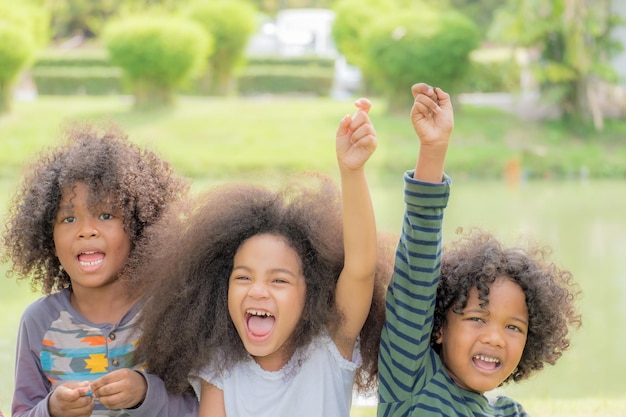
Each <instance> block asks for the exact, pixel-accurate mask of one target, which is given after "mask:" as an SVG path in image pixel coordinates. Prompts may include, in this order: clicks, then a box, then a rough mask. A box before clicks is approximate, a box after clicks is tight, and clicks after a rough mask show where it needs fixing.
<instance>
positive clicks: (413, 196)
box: [378, 172, 450, 404]
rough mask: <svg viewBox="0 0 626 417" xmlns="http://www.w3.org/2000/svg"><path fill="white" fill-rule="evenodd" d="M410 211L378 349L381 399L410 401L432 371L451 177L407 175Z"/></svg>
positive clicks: (406, 209) (405, 192)
mask: <svg viewBox="0 0 626 417" xmlns="http://www.w3.org/2000/svg"><path fill="white" fill-rule="evenodd" d="M404 182H405V189H404V202H405V212H404V219H403V224H402V232H401V236H400V240H399V242H398V246H397V249H396V255H395V261H394V272H393V276H392V279H391V282H390V284H389V287H388V289H387V296H386V308H385V310H386V320H385V326H384V328H383V332H382V336H381V345H380V352H379V387H378V389H379V402H380V403H381V404H384V403H393V402H398V401H404V400H407V399H408V398H409V397H410V395H411V393H412V392H413V389H414V388H415V386H416V385H419V381H420V380H422V381H423V380H425V378H426V376H427V374H428V373H429V372H432V370H429V369H426V368H427V366H428V363H429V362H430V363H432V362H433V361H432V358H430V357H429V355H432V354H434V353H433V352H432V350H431V349H429V347H430V334H431V331H432V328H433V321H432V320H433V311H434V307H435V296H436V292H437V284H438V282H439V276H440V267H441V250H442V225H443V212H444V209H445V207H446V205H447V202H448V196H449V192H450V179H449V178H448V177H447V176H445V175H444V178H443V182H442V183H439V184H431V183H424V182H420V181H417V180H414V179H413V176H412V172H407V173H406V174H405V176H404Z"/></svg>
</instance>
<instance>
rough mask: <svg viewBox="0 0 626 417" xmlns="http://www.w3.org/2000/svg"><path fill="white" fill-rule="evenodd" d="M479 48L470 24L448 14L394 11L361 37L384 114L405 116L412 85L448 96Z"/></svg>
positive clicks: (423, 9)
mask: <svg viewBox="0 0 626 417" xmlns="http://www.w3.org/2000/svg"><path fill="white" fill-rule="evenodd" d="M479 43H480V34H479V32H478V29H477V28H476V26H475V25H474V23H473V22H472V21H470V20H469V19H468V18H466V17H465V16H464V15H462V14H460V13H458V12H456V11H455V10H453V9H443V10H442V9H438V8H434V7H427V6H423V7H421V8H419V9H412V10H399V11H397V12H394V13H391V14H388V15H387V16H385V17H384V18H382V19H378V21H377V22H376V23H375V24H374V25H373V26H372V29H371V31H369V32H368V34H367V35H366V37H365V45H366V47H365V56H366V59H367V60H368V65H367V68H368V69H369V70H370V71H371V74H372V75H373V76H375V77H376V78H377V79H379V80H380V81H381V83H382V87H383V88H384V91H385V92H386V94H387V96H388V99H389V110H390V111H392V112H394V111H396V110H400V111H406V109H407V108H408V107H407V106H408V104H410V103H411V102H412V99H413V98H412V96H411V94H410V86H411V85H412V84H414V83H416V82H426V83H429V84H431V85H434V86H440V87H442V88H443V89H444V90H446V91H448V92H451V93H454V92H455V91H456V90H457V89H458V87H459V83H460V82H461V80H462V79H463V76H464V75H465V74H466V73H467V71H468V70H469V68H470V52H471V51H472V50H474V49H476V48H477V47H478V46H479Z"/></svg>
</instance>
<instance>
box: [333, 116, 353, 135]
mask: <svg viewBox="0 0 626 417" xmlns="http://www.w3.org/2000/svg"><path fill="white" fill-rule="evenodd" d="M350 123H352V116H350V115H349V114H346V115H345V116H343V119H341V120H340V121H339V126H338V127H337V135H336V136H337V137H340V136H344V135H347V134H348V133H350Z"/></svg>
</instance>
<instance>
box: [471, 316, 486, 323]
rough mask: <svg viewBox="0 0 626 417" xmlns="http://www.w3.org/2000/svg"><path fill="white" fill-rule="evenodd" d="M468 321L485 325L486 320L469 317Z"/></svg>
mask: <svg viewBox="0 0 626 417" xmlns="http://www.w3.org/2000/svg"><path fill="white" fill-rule="evenodd" d="M468 320H470V321H475V322H478V323H483V322H484V320H483V319H481V318H480V317H469V318H468Z"/></svg>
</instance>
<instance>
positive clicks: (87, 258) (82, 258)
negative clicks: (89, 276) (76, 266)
mask: <svg viewBox="0 0 626 417" xmlns="http://www.w3.org/2000/svg"><path fill="white" fill-rule="evenodd" d="M76 258H77V259H78V262H79V263H80V265H81V266H82V267H86V268H93V267H95V266H98V265H100V264H101V263H102V262H103V261H104V253H102V252H97V251H88V252H81V253H79V254H78V256H77V257H76Z"/></svg>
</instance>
